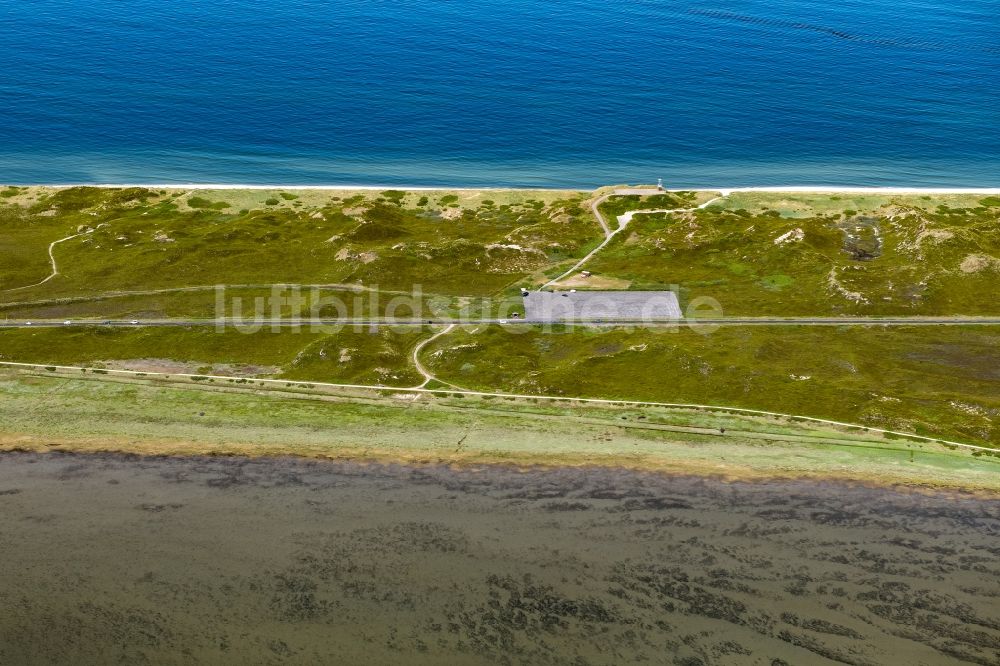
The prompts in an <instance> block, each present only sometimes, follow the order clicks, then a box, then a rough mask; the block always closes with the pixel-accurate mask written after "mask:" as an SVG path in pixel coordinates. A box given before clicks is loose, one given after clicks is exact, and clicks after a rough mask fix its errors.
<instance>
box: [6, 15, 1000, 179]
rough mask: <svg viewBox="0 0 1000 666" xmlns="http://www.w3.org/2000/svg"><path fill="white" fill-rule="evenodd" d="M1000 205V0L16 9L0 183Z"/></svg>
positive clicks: (9, 38)
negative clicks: (988, 195)
mask: <svg viewBox="0 0 1000 666" xmlns="http://www.w3.org/2000/svg"><path fill="white" fill-rule="evenodd" d="M658 177H662V178H663V179H664V180H665V182H666V183H667V184H668V185H670V186H677V187H695V186H702V187H710V186H718V185H728V186H752V185H789V184H795V185H809V184H833V185H904V186H952V187H955V186H992V187H996V186H1000V2H998V0H836V1H831V0H825V1H823V2H820V1H817V0H720V1H719V2H710V3H705V2H699V1H698V0H690V1H687V2H685V1H672V0H632V1H628V2H623V1H619V2H607V1H603V2H602V1H599V0H561V1H559V2H554V1H551V0H533V1H526V0H495V1H490V0H397V1H396V2H383V1H379V0H228V1H226V0H218V1H212V0H197V1H196V0H0V182H7V183H60V182H62V183H65V182H102V183H108V182H112V183H120V182H129V183H134V182H155V183H166V182H212V183H259V184H266V183H282V184H293V183H301V184H393V185H468V186H500V185H511V186H573V187H590V186H594V185H599V184H603V183H618V182H647V183H648V182H655V179H656V178H658Z"/></svg>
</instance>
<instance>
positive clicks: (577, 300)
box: [524, 291, 681, 321]
mask: <svg viewBox="0 0 1000 666" xmlns="http://www.w3.org/2000/svg"><path fill="white" fill-rule="evenodd" d="M524 314H525V319H527V320H530V321H568V320H584V321H586V320H594V319H602V320H605V321H613V320H618V319H626V320H629V321H645V320H650V319H680V318H681V307H680V304H679V303H678V302H677V294H675V293H674V292H672V291H577V292H569V291H556V292H550V291H532V292H529V293H528V295H527V296H525V297H524Z"/></svg>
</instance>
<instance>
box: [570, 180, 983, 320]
mask: <svg viewBox="0 0 1000 666" xmlns="http://www.w3.org/2000/svg"><path fill="white" fill-rule="evenodd" d="M689 203H690V199H683V198H682V197H680V196H678V195H673V196H667V197H663V196H659V197H638V196H628V197H612V198H611V199H609V200H608V201H607V202H606V203H605V204H604V206H603V207H602V210H603V211H604V212H605V214H606V216H607V218H608V219H609V220H613V219H615V217H616V216H617V215H620V214H622V213H624V212H627V211H629V210H637V209H655V208H668V209H669V208H680V207H685V206H688V205H689ZM587 267H588V269H589V270H590V271H592V272H593V274H594V276H595V277H599V278H612V279H614V280H617V281H619V282H620V283H624V284H627V285H629V288H632V289H656V288H666V287H668V286H670V285H678V286H679V288H680V293H681V299H682V303H683V302H685V301H690V299H692V298H693V297H697V296H709V297H712V298H715V299H716V300H718V301H719V302H720V303H721V304H722V307H723V311H724V312H725V313H726V314H727V315H731V316H760V315H774V316H779V315H781V316H810V315H817V316H818V315H823V316H834V315H869V316H880V315H913V316H918V315H986V314H994V315H995V314H997V313H998V312H1000V290H998V289H997V288H996V285H997V280H998V278H1000V200H997V198H996V197H983V196H970V195H936V196H933V197H932V196H914V195H908V196H901V195H897V196H888V195H884V196H876V195H865V196H850V195H844V194H841V195H815V194H810V195H789V194H780V193H778V194H775V193H763V192H753V193H740V192H738V193H734V194H731V195H729V196H728V197H726V198H723V199H720V200H718V201H716V202H715V203H712V204H711V205H709V206H707V207H706V208H704V209H702V210H697V211H690V212H683V213H659V214H645V215H644V214H638V215H635V216H634V217H633V219H632V221H631V222H630V224H629V226H628V228H627V229H626V231H624V232H623V233H621V234H619V235H618V236H617V237H616V238H615V240H614V241H612V243H611V244H609V245H608V247H606V248H605V249H604V250H602V251H601V253H600V254H598V255H597V256H596V257H594V259H593V260H592V261H591V262H590V263H589V264H588V266H587Z"/></svg>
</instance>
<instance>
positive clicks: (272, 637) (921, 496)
mask: <svg viewBox="0 0 1000 666" xmlns="http://www.w3.org/2000/svg"><path fill="white" fill-rule="evenodd" d="M0 534H2V535H3V537H2V539H0V567H2V570H3V575H2V576H0V663H5V664H6V663H11V664H13V663H27V664H30V663H38V664H43V663H98V662H100V663H111V662H118V663H130V664H142V663H198V662H212V663H321V662H325V663H374V664H384V663H401V662H404V661H405V662H407V663H417V664H420V663H426V664H440V663H462V664H496V663H509V664H518V663H545V664H620V663H634V662H645V663H656V664H661V663H667V664H671V663H672V664H687V665H693V664H765V665H772V664H806V663H808V664H826V663H846V664H886V663H906V664H911V665H913V666H916V665H918V664H928V665H930V664H935V665H937V664H957V663H974V664H984V665H986V664H996V663H998V658H1000V613H998V608H1000V582H998V581H1000V564H998V558H997V556H998V555H1000V497H990V496H986V497H983V496H972V495H963V494H955V493H949V494H944V493H939V494H927V493H916V492H908V491H901V490H886V489H876V488H870V487H863V486H851V485H846V484H840V483H832V482H830V483H823V482H816V481H780V482H778V481H775V482H755V483H750V482H739V483H737V482H723V481H718V480H714V479H709V478H698V477H682V476H668V475H662V474H652V473H642V472H634V471H621V470H615V469H610V468H562V469H514V468H511V467H506V466H482V467H475V468H463V469H452V468H448V467H441V466H413V467H410V466H392V465H373V464H361V463H345V462H330V461H308V460H300V459H290V458H289V459H267V458H264V459H245V458H239V457H226V458H141V457H134V456H122V455H76V454H64V453H49V454H35V453H5V454H2V456H0Z"/></svg>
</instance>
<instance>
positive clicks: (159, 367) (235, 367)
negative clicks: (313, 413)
mask: <svg viewBox="0 0 1000 666" xmlns="http://www.w3.org/2000/svg"><path fill="white" fill-rule="evenodd" d="M95 365H97V364H95ZM99 365H100V366H101V367H104V368H107V369H109V370H134V371H136V372H162V373H166V374H170V373H178V374H179V373H183V374H197V373H199V372H204V374H213V375H226V376H233V377H259V376H265V375H274V374H277V373H278V372H280V371H281V368H279V367H277V366H265V365H244V364H234V363H215V364H205V363H198V362H185V361H175V360H172V359H168V358H138V359H126V360H111V361H104V362H102V363H100V364H99ZM205 368H209V370H205Z"/></svg>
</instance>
